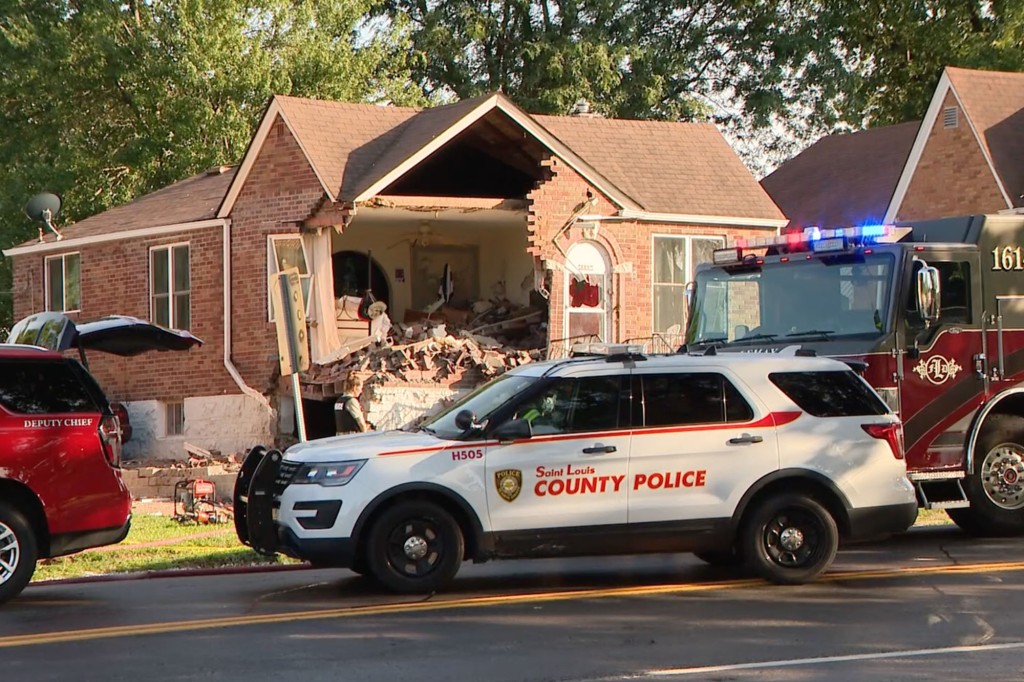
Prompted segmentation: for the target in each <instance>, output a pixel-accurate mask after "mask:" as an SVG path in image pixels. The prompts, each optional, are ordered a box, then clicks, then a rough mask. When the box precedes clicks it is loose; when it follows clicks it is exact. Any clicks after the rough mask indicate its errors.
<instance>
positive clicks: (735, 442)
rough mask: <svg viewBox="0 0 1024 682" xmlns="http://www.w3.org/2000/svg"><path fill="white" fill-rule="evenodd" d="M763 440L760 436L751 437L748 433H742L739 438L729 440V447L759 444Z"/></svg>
mask: <svg viewBox="0 0 1024 682" xmlns="http://www.w3.org/2000/svg"><path fill="white" fill-rule="evenodd" d="M763 440H764V438H761V436H751V435H750V434H749V433H744V434H743V435H742V436H740V437H739V438H730V439H729V445H743V444H744V443H760V442H762V441H763Z"/></svg>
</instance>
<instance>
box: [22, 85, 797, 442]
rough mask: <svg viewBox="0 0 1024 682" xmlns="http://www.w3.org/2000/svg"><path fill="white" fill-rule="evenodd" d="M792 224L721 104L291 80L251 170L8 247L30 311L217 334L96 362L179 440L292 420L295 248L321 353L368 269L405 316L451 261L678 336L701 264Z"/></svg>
mask: <svg viewBox="0 0 1024 682" xmlns="http://www.w3.org/2000/svg"><path fill="white" fill-rule="evenodd" d="M785 223H786V220H785V218H784V216H783V215H782V213H781V212H780V211H779V209H778V207H776V205H775V204H774V203H773V202H772V200H771V199H770V198H769V197H768V195H767V194H766V193H765V192H764V190H763V189H762V188H761V187H760V186H759V185H758V184H757V182H756V181H755V179H754V178H753V177H752V176H751V175H750V173H749V172H748V171H747V169H746V168H745V167H744V166H743V164H742V163H741V162H740V160H739V159H738V158H737V156H736V155H735V153H734V152H733V151H732V150H731V149H730V147H729V146H728V144H727V143H726V142H725V140H724V138H723V137H722V136H721V134H720V133H719V132H718V130H717V129H716V128H715V127H714V126H713V125H710V124H699V123H666V122H647V121H625V120H608V119H603V118H598V117H590V116H585V117H553V116H533V115H530V114H528V113H526V112H524V111H523V110H521V109H519V108H518V107H517V106H516V105H515V104H513V103H512V102H511V101H510V100H509V99H508V98H506V97H505V96H503V95H501V94H495V95H490V96H485V97H480V98H476V99H471V100H466V101H462V102H458V103H456V104H452V105H448V106H442V107H436V108H430V109H422V110H420V109H412V108H399V107H379V106H373V105H365V104H347V103H339V102H323V101H315V100H306V99H298V98H293V97H281V96H278V97H274V98H273V99H272V100H271V102H270V104H269V106H268V108H267V111H266V113H265V114H264V116H263V119H262V121H261V123H260V125H259V127H258V129H257V131H256V133H255V135H254V137H253V139H252V140H251V142H250V145H249V147H248V149H247V151H246V154H245V156H244V158H243V159H242V160H241V163H240V164H239V165H238V166H237V168H216V169H212V170H210V171H208V172H206V173H204V174H201V175H198V176H195V177H192V178H189V179H187V180H184V181H181V182H179V183H176V184H174V185H172V186H170V187H167V188H164V189H162V190H159V191H157V192H154V193H152V194H149V195H146V196H144V197H142V198H140V199H138V200H137V201H135V202H133V203H131V204H128V205H125V206H119V207H116V208H113V209H110V210H108V211H106V212H104V213H101V214H98V215H96V216H92V217H90V218H88V219H85V220H82V221H80V222H78V223H76V224H73V225H69V226H67V227H66V228H64V230H63V235H64V239H63V240H62V241H54V238H53V237H52V236H50V235H47V237H46V239H45V241H43V242H38V241H33V242H27V243H25V244H23V245H20V246H17V247H15V248H11V249H8V250H7V251H5V252H4V253H5V255H7V256H9V257H11V258H12V259H13V267H14V287H15V290H16V294H15V314H16V317H22V316H24V315H27V314H29V313H31V312H34V311H38V310H43V309H51V310H66V311H69V314H70V315H71V316H72V317H74V318H79V319H83V320H91V319H95V318H98V317H101V316H104V315H110V314H128V315H135V316H138V317H144V318H148V319H151V320H153V321H155V322H157V323H159V324H163V325H166V326H171V327H179V328H188V329H190V330H191V331H192V332H193V333H194V334H196V335H197V336H199V337H200V338H202V339H203V340H204V341H205V344H204V345H203V346H202V348H200V349H196V350H193V351H190V352H189V353H188V354H187V355H186V354H167V355H163V354H156V355H151V356H141V357H137V358H132V359H110V358H101V357H99V356H97V357H96V358H95V359H93V360H92V363H93V366H92V369H93V373H94V374H95V375H96V376H97V378H98V379H99V380H100V382H101V383H102V384H103V385H104V388H105V389H106V390H107V392H108V393H109V394H110V395H111V397H112V398H113V399H117V400H121V401H124V402H126V404H127V405H128V407H129V411H130V414H131V417H132V423H133V425H134V427H135V433H136V434H138V436H137V438H136V439H135V440H134V441H133V442H132V443H130V444H129V445H130V446H131V448H130V449H129V454H135V455H138V454H146V455H149V456H180V454H181V452H182V444H183V441H188V442H190V443H194V444H196V445H200V446H202V447H206V448H215V449H218V450H221V451H225V452H231V451H239V450H242V449H244V448H247V447H250V446H251V445H253V444H255V443H258V442H267V441H269V440H270V439H271V438H272V436H273V435H274V434H276V433H279V431H280V430H282V429H283V430H285V431H287V430H288V426H287V423H286V422H287V420H288V419H289V418H290V412H289V409H288V405H289V403H290V401H289V400H279V398H281V397H282V396H283V395H284V392H283V389H281V388H279V386H281V385H282V383H281V382H280V381H279V377H278V373H279V369H278V367H277V350H276V333H275V327H274V324H273V322H272V317H271V312H270V308H269V305H268V295H267V290H268V277H269V276H270V275H271V274H272V273H274V272H276V271H277V270H278V268H280V267H282V266H284V267H290V266H297V267H298V268H299V270H300V272H301V274H302V281H303V287H304V291H305V292H306V296H307V301H306V304H307V317H308V320H309V338H310V352H311V356H312V359H313V361H314V362H315V363H327V362H330V361H332V360H335V359H337V357H338V355H339V352H341V350H340V349H341V348H342V345H343V343H344V340H345V335H346V334H351V332H352V330H351V329H346V328H343V327H342V325H341V323H339V322H338V321H337V312H338V309H337V306H338V305H339V301H338V299H339V298H342V297H343V296H345V295H348V294H353V293H358V292H361V291H363V290H365V289H367V288H370V289H371V290H372V291H373V294H374V296H375V297H376V298H377V299H379V300H383V301H384V302H385V303H386V304H387V307H388V314H389V316H390V317H391V318H392V319H394V320H402V319H403V318H405V317H408V315H410V314H411V313H416V312H417V311H422V310H423V309H424V308H425V307H429V304H430V303H431V302H432V301H434V299H436V298H437V292H438V282H439V280H440V279H441V277H442V273H443V272H444V270H445V269H446V266H447V271H448V272H449V273H450V276H451V281H452V282H453V284H454V294H453V298H452V300H453V301H461V302H462V303H468V302H472V301H474V300H480V299H489V298H494V297H501V298H502V299H507V300H510V301H512V302H513V303H522V304H525V303H529V302H531V301H533V302H535V301H537V300H544V301H545V304H546V306H547V311H546V312H547V336H548V341H549V342H550V343H557V342H559V341H560V340H564V339H567V338H570V337H580V336H586V335H590V336H592V337H595V338H601V339H603V340H608V341H621V340H626V339H633V338H639V337H650V336H651V335H652V334H654V333H662V334H665V335H667V338H670V339H671V338H672V336H671V335H673V334H678V333H679V330H680V327H681V325H682V323H683V322H684V320H683V316H684V314H685V310H684V304H683V300H684V286H685V283H686V282H687V281H688V279H689V278H690V275H691V274H692V270H693V267H694V266H695V265H696V263H697V262H699V261H700V260H702V259H705V258H707V257H708V255H709V253H710V250H711V249H713V248H714V247H715V246H718V245H720V244H722V243H724V241H725V240H726V239H728V238H732V237H736V236H745V237H754V236H762V235H765V234H774V233H775V232H776V230H777V229H778V228H779V227H781V226H782V225H784V224H785ZM571 287H573V288H572V289H570V288H571ZM583 289H586V290H587V291H589V292H591V293H593V294H594V296H593V297H592V299H590V300H587V301H585V302H581V300H580V299H579V297H578V296H576V293H578V292H579V291H581V290H583ZM538 293H540V294H542V298H541V299H538ZM358 324H359V323H358V322H357V326H358ZM363 333H364V334H365V333H366V332H365V330H364V331H363ZM450 383H451V382H450ZM442 389H444V390H447V391H448V392H449V393H450V392H451V391H452V390H454V389H453V387H452V386H451V385H450V384H449V385H446V386H444V387H442ZM424 390H426V389H424ZM439 395H440V394H439V393H437V392H436V391H435V392H430V391H426V393H424V395H422V396H420V397H418V398H417V399H418V400H420V401H422V402H423V403H424V405H427V404H429V403H430V402H431V401H436V399H437V398H438V397H439Z"/></svg>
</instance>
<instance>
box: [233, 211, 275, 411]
mask: <svg viewBox="0 0 1024 682" xmlns="http://www.w3.org/2000/svg"><path fill="white" fill-rule="evenodd" d="M223 244H224V266H223V270H224V369H226V370H227V371H228V374H230V375H231V378H232V379H234V380H235V383H236V384H237V385H238V388H240V389H241V391H242V393H244V394H245V395H247V396H249V397H250V398H253V399H255V400H258V401H259V403H260V404H261V405H263V407H265V408H266V409H267V412H269V413H270V415H271V416H274V414H275V413H274V408H273V407H272V406H271V404H270V401H269V400H267V396H265V395H263V394H262V393H260V392H259V391H257V390H256V389H255V388H253V387H252V386H250V385H249V384H247V383H245V379H243V378H242V375H241V373H240V372H239V371H238V368H237V367H235V364H234V363H233V362H232V361H231V219H230V218H225V219H224V239H223Z"/></svg>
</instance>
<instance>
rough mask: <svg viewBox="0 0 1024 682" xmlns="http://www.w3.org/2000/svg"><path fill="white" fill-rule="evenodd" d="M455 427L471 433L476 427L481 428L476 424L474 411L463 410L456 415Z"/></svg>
mask: <svg viewBox="0 0 1024 682" xmlns="http://www.w3.org/2000/svg"><path fill="white" fill-rule="evenodd" d="M455 426H456V428H458V429H461V430H462V431H469V430H470V429H471V428H473V427H474V426H475V427H476V428H480V425H479V424H477V423H476V414H474V413H473V411H472V410H461V411H460V412H459V413H458V414H456V415H455Z"/></svg>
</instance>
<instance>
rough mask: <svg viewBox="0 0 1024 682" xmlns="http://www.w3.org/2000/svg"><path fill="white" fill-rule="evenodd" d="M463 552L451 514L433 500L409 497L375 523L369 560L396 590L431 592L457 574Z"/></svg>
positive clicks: (372, 568) (380, 578) (374, 573)
mask: <svg viewBox="0 0 1024 682" xmlns="http://www.w3.org/2000/svg"><path fill="white" fill-rule="evenodd" d="M464 552H465V540H464V539H463V537H462V530H461V529H460V528H459V524H458V523H457V522H456V521H455V519H453V518H452V516H451V514H449V513H448V512H446V511H445V510H444V509H442V508H441V507H439V506H437V505H436V504H434V503H432V502H428V501H425V500H408V501H405V502H399V503H398V504H396V505H395V506H393V507H390V508H389V509H387V510H386V511H384V512H383V513H382V514H381V515H380V516H379V517H378V518H377V520H376V521H375V522H374V523H373V525H372V526H371V528H370V533H369V536H368V540H367V544H366V555H365V561H366V564H365V565H366V568H367V569H368V570H369V574H370V575H371V576H372V577H373V578H374V579H375V580H376V581H377V582H379V583H380V584H381V585H383V586H384V587H385V588H387V589H388V590H390V591H392V592H399V593H403V594H430V593H432V592H436V591H438V590H439V589H441V588H442V587H444V586H445V585H446V584H448V583H449V582H450V581H451V579H452V578H454V577H455V574H456V573H457V572H458V570H459V566H461V565H462V557H463V554H464Z"/></svg>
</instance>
